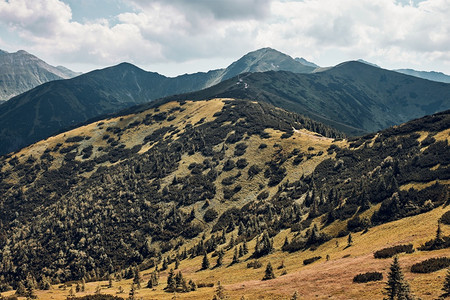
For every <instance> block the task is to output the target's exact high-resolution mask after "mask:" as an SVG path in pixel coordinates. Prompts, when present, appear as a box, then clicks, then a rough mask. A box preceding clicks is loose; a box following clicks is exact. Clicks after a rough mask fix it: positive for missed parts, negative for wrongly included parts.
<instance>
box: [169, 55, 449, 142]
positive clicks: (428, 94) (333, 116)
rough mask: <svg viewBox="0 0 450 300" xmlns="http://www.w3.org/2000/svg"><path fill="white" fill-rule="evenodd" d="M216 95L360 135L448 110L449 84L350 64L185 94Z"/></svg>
mask: <svg viewBox="0 0 450 300" xmlns="http://www.w3.org/2000/svg"><path fill="white" fill-rule="evenodd" d="M215 97H231V98H241V99H253V100H259V101H265V102H269V103H271V104H273V105H275V106H278V107H281V108H284V109H286V110H289V111H294V112H297V113H301V114H304V115H307V116H309V117H310V118H312V119H314V120H317V121H320V122H323V123H325V124H328V125H331V126H333V127H334V128H337V129H339V130H341V131H344V132H346V133H347V134H350V135H359V134H363V133H367V132H374V131H377V130H380V129H384V128H387V127H389V126H392V125H398V124H401V123H403V122H406V121H408V120H411V119H414V118H418V117H422V116H424V115H427V114H433V113H435V112H438V111H443V110H446V109H450V84H446V83H440V82H433V81H429V80H424V79H421V78H416V77H413V76H408V75H404V74H400V73H397V72H393V71H388V70H385V69H381V68H377V67H372V66H370V65H368V64H364V63H360V62H356V61H351V62H346V63H342V64H340V65H337V66H336V67H333V68H330V69H328V70H326V71H323V72H319V73H313V74H294V73H291V72H282V71H280V72H273V71H271V72H265V73H250V74H246V75H245V76H241V77H240V79H239V80H237V78H233V79H230V80H228V81H224V82H222V83H220V84H218V85H216V86H213V87H210V88H208V89H205V90H202V91H198V92H193V93H190V94H187V95H184V98H185V99H208V98H215ZM170 98H173V97H169V99H170Z"/></svg>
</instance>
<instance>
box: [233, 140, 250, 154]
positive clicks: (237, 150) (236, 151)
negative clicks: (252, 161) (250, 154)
mask: <svg viewBox="0 0 450 300" xmlns="http://www.w3.org/2000/svg"><path fill="white" fill-rule="evenodd" d="M246 149H247V145H246V144H244V143H239V144H237V145H236V148H234V155H235V156H242V155H244V154H245V150H246Z"/></svg>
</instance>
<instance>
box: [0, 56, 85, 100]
mask: <svg viewBox="0 0 450 300" xmlns="http://www.w3.org/2000/svg"><path fill="white" fill-rule="evenodd" d="M80 74H81V73H77V72H74V71H71V70H69V69H67V68H65V67H63V66H58V67H54V66H51V65H49V64H47V63H46V62H44V61H43V60H41V59H39V58H38V57H36V56H34V55H32V54H30V53H28V52H26V51H24V50H19V51H17V52H15V53H8V52H6V51H3V50H0V100H8V99H10V98H12V97H14V96H16V95H19V94H21V93H23V92H26V91H28V90H30V89H32V88H34V87H36V86H38V85H41V84H43V83H46V82H49V81H52V80H59V79H69V78H72V77H75V76H78V75H80Z"/></svg>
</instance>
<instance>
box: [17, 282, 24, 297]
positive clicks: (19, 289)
mask: <svg viewBox="0 0 450 300" xmlns="http://www.w3.org/2000/svg"><path fill="white" fill-rule="evenodd" d="M26 292H27V290H26V289H25V285H24V284H23V281H19V283H18V284H17V289H16V295H17V296H25V295H26Z"/></svg>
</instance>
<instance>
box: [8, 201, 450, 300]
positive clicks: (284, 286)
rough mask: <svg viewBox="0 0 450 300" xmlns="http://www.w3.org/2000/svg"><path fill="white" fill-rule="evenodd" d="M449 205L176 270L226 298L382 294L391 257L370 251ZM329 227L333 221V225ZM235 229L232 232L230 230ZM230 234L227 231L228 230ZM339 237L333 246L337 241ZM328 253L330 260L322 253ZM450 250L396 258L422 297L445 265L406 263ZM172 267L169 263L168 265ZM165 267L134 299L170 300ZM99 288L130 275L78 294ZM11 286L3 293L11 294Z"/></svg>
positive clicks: (55, 295)
mask: <svg viewBox="0 0 450 300" xmlns="http://www.w3.org/2000/svg"><path fill="white" fill-rule="evenodd" d="M447 210H448V207H447V208H443V207H439V208H436V209H434V210H432V211H430V212H428V213H425V214H421V215H417V216H413V217H409V218H405V219H401V220H398V221H395V222H390V223H387V224H383V225H381V226H377V227H374V228H371V229H370V230H369V231H368V232H367V233H365V234H362V233H355V234H354V235H353V239H354V243H353V245H352V246H351V247H346V245H347V241H346V237H343V238H337V239H333V240H331V241H329V242H327V243H325V244H324V245H322V246H320V247H319V248H318V249H317V250H315V251H309V250H308V251H300V252H295V253H292V254H289V253H285V252H282V251H280V250H279V249H280V247H281V245H282V243H283V241H284V238H285V236H286V235H289V236H292V234H291V233H290V232H289V231H288V230H285V231H282V232H280V233H279V234H278V235H277V236H276V237H275V239H274V245H275V248H276V251H275V252H274V253H273V254H270V255H268V256H266V257H263V258H261V259H260V261H261V262H262V264H263V267H262V268H259V269H248V268H247V267H246V265H247V262H248V261H249V260H247V259H248V257H249V255H250V254H248V255H246V256H245V257H243V258H242V259H241V262H240V263H238V264H236V265H233V266H228V265H229V264H230V262H231V260H232V255H233V250H229V251H227V253H226V255H225V259H224V266H222V267H219V268H215V269H211V270H205V271H199V269H200V266H201V260H202V257H196V258H194V259H187V260H184V261H182V262H181V263H180V270H181V271H182V273H183V275H184V277H185V278H187V279H193V280H194V281H195V282H203V283H217V281H221V283H222V284H223V286H224V287H225V290H226V293H227V294H228V295H229V296H230V299H240V297H241V296H245V298H246V299H249V300H251V299H289V298H290V296H291V295H292V294H293V293H294V292H295V291H298V292H299V295H300V296H301V297H302V298H303V299H313V298H314V299H382V298H383V294H382V293H383V290H384V287H385V286H386V278H387V272H388V270H389V266H390V264H391V262H392V259H374V258H373V252H374V251H376V250H379V249H382V248H384V247H389V246H393V245H398V244H404V243H412V244H413V245H414V247H418V246H420V245H421V244H423V243H424V242H425V241H427V240H429V239H431V238H433V237H434V236H435V230H436V224H437V220H438V219H439V218H440V216H441V215H442V214H443V213H444V212H445V211H447ZM332 226H334V225H332ZM443 231H444V233H445V234H447V235H448V234H450V226H443ZM235 233H236V232H234V234H235ZM228 237H229V235H228ZM336 242H338V246H336V245H337V244H336ZM253 247H254V241H251V242H250V243H249V248H250V251H251V250H252V249H253ZM327 255H329V256H330V260H329V261H326V259H325V257H326V256H327ZM449 255H450V250H449V249H444V250H438V251H430V252H422V251H416V252H414V253H412V254H400V255H399V260H400V264H401V267H402V270H403V273H404V274H405V278H406V279H407V280H408V282H409V283H410V285H411V289H412V291H413V293H414V294H415V295H416V296H419V297H420V298H421V299H436V298H437V297H438V296H439V295H440V294H441V292H440V289H441V287H442V283H443V280H444V277H445V272H446V271H445V270H440V271H437V272H433V273H430V274H415V273H411V272H410V271H409V269H410V267H411V265H413V264H414V263H416V262H418V261H422V260H425V259H428V258H430V257H440V256H449ZM313 256H322V259H320V260H319V261H317V262H315V263H313V264H311V265H307V266H303V264H302V261H303V260H304V259H306V258H310V257H313ZM269 261H270V262H271V263H272V265H273V267H274V269H275V275H276V276H277V278H275V279H274V280H269V281H261V278H262V277H263V275H264V269H265V266H266V264H267V262H269ZM210 262H211V265H212V266H214V265H215V259H211V258H210ZM282 262H284V265H285V266H286V268H285V269H286V271H287V274H286V275H283V276H280V274H281V271H282V270H279V269H277V267H278V266H279V265H280V264H281V263H282ZM170 267H172V268H173V264H172V265H170V266H169V268H170ZM151 271H152V270H144V271H142V272H141V274H142V277H143V283H142V285H143V286H145V284H146V282H147V280H148V278H149V274H150V272H151ZM368 271H379V272H382V273H383V276H384V278H383V281H378V282H370V283H364V284H355V283H353V282H352V279H353V277H354V276H355V275H356V274H358V273H364V272H368ZM166 278H167V271H164V272H161V278H160V285H159V286H157V287H156V288H155V289H147V288H142V289H140V290H139V291H138V292H137V298H138V299H139V298H140V297H141V298H142V299H173V296H174V295H173V294H171V293H166V292H164V290H163V289H164V287H165V285H166V284H165V281H166ZM99 285H100V286H101V287H102V293H103V294H113V295H115V294H117V291H118V289H119V287H122V288H123V289H124V291H125V293H123V294H117V295H118V296H121V297H124V298H126V297H128V292H129V289H130V286H131V280H122V281H120V282H114V283H113V287H112V288H107V282H106V281H103V282H90V283H87V284H86V292H84V293H78V294H77V295H78V296H82V295H86V294H93V293H94V292H95V289H96V288H97V286H99ZM214 290H215V288H200V289H198V290H197V291H195V292H190V293H181V294H177V299H212V297H213V295H214ZM69 291H70V288H67V289H65V290H64V289H62V288H58V286H54V287H53V289H51V290H50V291H37V295H38V297H39V299H65V298H66V297H67V295H68V294H69ZM12 293H13V291H10V292H7V293H3V295H10V294H12Z"/></svg>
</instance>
